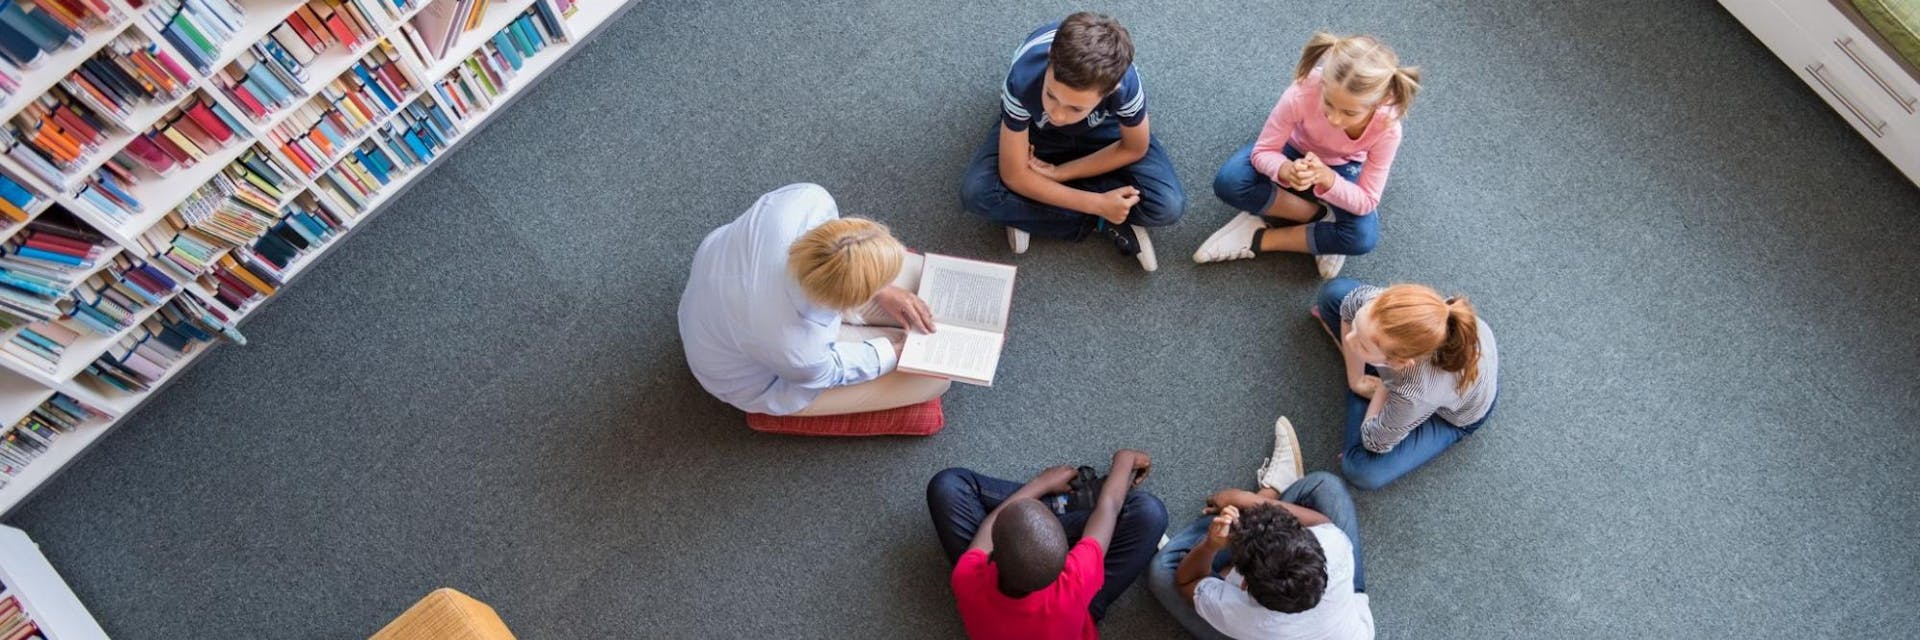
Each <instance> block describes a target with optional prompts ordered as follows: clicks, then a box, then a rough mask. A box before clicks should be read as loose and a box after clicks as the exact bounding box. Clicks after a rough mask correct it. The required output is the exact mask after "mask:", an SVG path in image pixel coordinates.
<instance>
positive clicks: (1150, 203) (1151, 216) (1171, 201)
mask: <svg viewBox="0 0 1920 640" xmlns="http://www.w3.org/2000/svg"><path fill="white" fill-rule="evenodd" d="M1185 215H1187V192H1186V191H1185V190H1183V189H1181V188H1180V185H1177V184H1176V185H1173V186H1172V187H1171V188H1156V189H1151V190H1148V189H1143V190H1141V193H1140V204H1138V205H1135V206H1134V208H1133V214H1132V215H1131V216H1128V218H1127V222H1128V223H1131V224H1137V225H1140V226H1142V227H1165V226H1168V225H1172V224H1173V223H1175V222H1179V221H1180V218H1181V217H1182V216H1185Z"/></svg>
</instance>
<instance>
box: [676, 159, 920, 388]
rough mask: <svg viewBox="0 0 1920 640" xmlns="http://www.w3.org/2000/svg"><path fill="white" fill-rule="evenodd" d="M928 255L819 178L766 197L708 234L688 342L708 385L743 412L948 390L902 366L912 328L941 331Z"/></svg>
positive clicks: (690, 297)
mask: <svg viewBox="0 0 1920 640" xmlns="http://www.w3.org/2000/svg"><path fill="white" fill-rule="evenodd" d="M920 264H921V258H920V256H917V255H914V254H910V253H908V252H907V250H906V249H905V248H904V247H902V246H901V245H900V241H898V240H895V239H894V238H893V235H892V233H890V232H889V231H888V230H887V227H886V226H885V225H882V224H880V223H878V222H874V221H872V220H864V219H860V218H841V217H840V212H839V208H838V207H837V206H836V205H835V204H834V201H833V196H831V195H828V194H827V190H826V189H823V188H821V187H820V186H819V185H813V184H795V185H789V186H786V187H782V188H780V189H777V190H775V191H773V192H771V193H768V194H766V195H764V196H761V197H760V200H759V202H756V203H754V205H753V208H752V209H749V210H747V212H746V213H744V214H742V215H741V216H740V217H739V218H738V219H736V220H734V221H733V222H731V223H728V224H727V225H725V226H722V227H720V228H719V229H715V230H714V231H713V232H712V233H710V234H707V238H706V240H704V241H702V242H701V243H700V249H699V251H698V252H696V253H695V254H694V256H693V273H692V275H691V276H689V277H688V279H687V288H686V290H685V291H684V292H683V293H682V294H681V296H680V312H679V316H680V340H681V342H682V343H683V345H684V347H685V348H686V354H687V365H688V366H689V367H690V368H691V369H693V376H694V377H695V378H697V379H699V381H700V386H701V387H703V388H705V389H706V390H707V392H709V393H712V394H713V395H714V396H715V397H717V398H719V399H721V400H724V401H726V402H727V403H728V404H731V405H733V406H735V407H739V408H740V409H741V410H742V411H747V412H752V413H767V414H772V415H837V414H844V413H861V412H866V411H879V410H882V409H891V408H895V407H903V406H907V405H912V404H919V403H921V402H926V401H928V400H931V399H933V398H936V397H939V396H940V395H941V394H943V393H946V390H947V386H948V384H949V382H948V381H947V380H945V379H942V378H933V377H926V376H917V375H912V374H908V373H903V372H896V371H894V370H893V369H894V365H895V364H896V363H897V362H898V360H899V353H900V345H901V344H902V343H903V341H904V340H905V333H904V332H903V331H901V329H900V328H902V327H904V328H906V329H909V330H914V331H923V332H931V331H932V330H933V314H932V313H931V312H930V311H929V310H928V309H927V304H926V302H924V301H922V300H921V299H920V297H919V296H917V295H914V293H913V292H914V290H915V289H917V288H918V285H919V279H920Z"/></svg>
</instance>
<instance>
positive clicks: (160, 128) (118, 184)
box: [75, 94, 247, 220]
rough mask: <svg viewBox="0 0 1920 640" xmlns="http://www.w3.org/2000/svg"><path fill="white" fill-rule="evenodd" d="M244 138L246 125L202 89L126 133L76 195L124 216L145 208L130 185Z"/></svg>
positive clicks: (103, 210) (168, 172)
mask: <svg viewBox="0 0 1920 640" xmlns="http://www.w3.org/2000/svg"><path fill="white" fill-rule="evenodd" d="M246 139H247V133H246V129H245V128H242V127H241V126H240V123H239V121H237V120H234V119H233V114H231V113H229V112H228V111H227V110H226V108H225V107H222V106H220V104H219V103H217V102H214V101H213V100H212V99H211V98H208V97H207V96H206V95H205V94H201V95H200V96H199V98H198V99H196V100H191V101H188V102H187V103H185V104H184V105H182V106H180V107H177V108H175V109H174V110H173V111H172V112H170V113H169V114H168V115H166V116H165V117H163V118H161V119H160V121H159V122H158V123H155V124H154V125H153V126H152V127H150V128H149V129H147V130H146V131H145V132H142V133H140V134H138V135H135V136H133V137H132V138H131V139H129V140H128V141H127V145H126V146H125V147H123V148H122V149H121V150H120V153H117V154H114V156H113V157H112V158H109V159H108V160H107V161H106V162H104V163H102V164H101V166H100V169H99V170H98V171H96V172H94V174H93V175H92V176H90V177H89V178H88V180H87V182H86V185H85V186H84V187H82V188H81V189H80V191H79V192H78V193H76V194H75V196H76V197H78V198H79V199H81V200H83V201H85V202H86V203H87V204H88V205H91V206H92V207H93V208H94V209H95V210H96V211H99V212H101V213H104V214H106V215H107V217H109V218H112V219H115V220H126V219H128V218H130V217H133V216H136V215H139V214H140V212H141V211H144V210H145V205H143V204H142V203H141V202H140V201H139V199H137V198H135V197H134V195H133V194H132V190H131V189H129V188H128V187H129V185H135V184H141V183H145V182H149V181H157V180H165V179H166V177H167V176H169V175H171V174H173V173H174V172H175V171H176V170H178V169H181V168H183V167H190V166H193V165H196V164H199V163H200V161H201V160H204V159H206V158H207V156H210V155H213V154H216V153H220V152H221V151H222V150H224V149H227V148H228V147H231V146H233V145H234V144H241V143H244V142H245V141H246Z"/></svg>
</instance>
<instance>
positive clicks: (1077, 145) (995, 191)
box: [960, 121, 1187, 240]
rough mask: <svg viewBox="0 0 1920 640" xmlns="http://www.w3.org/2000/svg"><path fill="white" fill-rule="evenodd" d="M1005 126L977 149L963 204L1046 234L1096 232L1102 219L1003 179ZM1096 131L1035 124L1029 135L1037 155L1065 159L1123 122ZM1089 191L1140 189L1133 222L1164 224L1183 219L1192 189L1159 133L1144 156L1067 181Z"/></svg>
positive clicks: (1071, 236)
mask: <svg viewBox="0 0 1920 640" xmlns="http://www.w3.org/2000/svg"><path fill="white" fill-rule="evenodd" d="M1000 127H1001V125H1000V124H999V123H998V122H997V121H996V122H995V124H994V125H993V130H992V131H990V132H988V133H987V139H986V140H985V141H983V142H981V143H980V148H978V149H976V150H974V152H973V161H972V162H971V163H970V164H969V165H968V167H967V175H966V178H965V179H963V180H962V181H961V182H960V204H961V205H962V206H964V207H966V209H967V211H971V212H973V213H974V214H975V215H978V216H980V217H983V218H986V219H988V220H991V221H993V222H995V223H998V224H1001V225H1004V226H1008V227H1013V228H1015V229H1019V230H1021V231H1025V232H1027V233H1031V234H1033V235H1036V236H1040V237H1043V238H1055V239H1060V240H1081V239H1084V238H1086V237H1087V235H1088V234H1091V233H1092V232H1093V230H1094V229H1095V228H1096V225H1097V224H1098V223H1099V222H1101V219H1100V218H1098V217H1096V216H1091V215H1087V214H1085V213H1081V212H1078V211H1073V210H1071V209H1066V208H1062V207H1056V206H1053V205H1050V204H1044V203H1041V202H1037V201H1035V200H1033V199H1031V198H1028V197H1026V196H1023V195H1020V194H1017V193H1014V192H1013V190H1011V189H1008V188H1007V184H1006V183H1005V182H1002V181H1001V180H1000ZM1109 129H1111V131H1095V132H1092V133H1090V134H1088V135H1086V136H1073V137H1068V136H1060V135H1055V134H1051V133H1048V132H1045V131H1041V130H1039V129H1038V128H1029V129H1027V131H1028V136H1029V137H1028V141H1029V142H1031V143H1032V144H1033V147H1034V156H1035V157H1038V158H1040V159H1041V160H1044V161H1046V162H1050V163H1053V164H1060V163H1064V162H1068V161H1071V160H1075V159H1078V158H1081V157H1083V156H1086V155H1087V154H1090V153H1093V152H1095V151H1099V150H1100V149H1101V148H1103V147H1106V146H1107V145H1109V144H1112V143H1114V142H1115V141H1117V140H1119V139H1120V138H1119V135H1120V130H1119V127H1117V126H1116V127H1110V128H1109ZM1066 184H1067V186H1069V187H1073V188H1075V189H1080V190H1083V191H1092V192H1096V193H1098V192H1105V191H1112V190H1114V189H1118V188H1120V187H1124V186H1132V187H1134V188H1136V189H1139V190H1140V203H1139V204H1136V205H1134V207H1133V213H1132V214H1131V215H1130V216H1129V217H1128V218H1127V223H1128V224H1134V225H1139V226H1142V227H1164V226H1167V225H1171V224H1173V223H1175V222H1179V221H1180V216H1182V215H1185V214H1186V212H1187V192H1186V191H1185V190H1184V189H1182V188H1181V187H1180V177H1179V176H1178V175H1176V174H1175V173H1174V171H1173V160H1172V159H1170V158H1168V157H1167V150H1166V149H1164V148H1162V147H1161V146H1160V139H1159V138H1158V137H1154V138H1152V139H1151V142H1150V143H1149V145H1148V146H1147V155H1146V157H1144V158H1141V159H1140V161H1139V162H1135V163H1133V164H1130V165H1127V166H1125V167H1122V168H1120V169H1119V170H1117V171H1114V172H1112V173H1108V174H1106V175H1100V176H1094V177H1091V178H1085V179H1081V180H1073V181H1070V182H1068V183H1066Z"/></svg>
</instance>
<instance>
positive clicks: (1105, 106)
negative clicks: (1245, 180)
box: [960, 11, 1187, 271]
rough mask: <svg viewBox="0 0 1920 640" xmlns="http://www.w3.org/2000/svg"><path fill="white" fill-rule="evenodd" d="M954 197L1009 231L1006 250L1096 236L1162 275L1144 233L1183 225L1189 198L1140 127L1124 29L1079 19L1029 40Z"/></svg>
mask: <svg viewBox="0 0 1920 640" xmlns="http://www.w3.org/2000/svg"><path fill="white" fill-rule="evenodd" d="M960 198H961V201H962V203H963V204H964V205H965V206H966V208H967V210H968V211H972V212H974V213H976V214H979V215H980V216H982V217H985V218H987V219H988V220H992V221H994V222H997V223H1000V224H1002V225H1005V226H1006V227H1007V242H1008V243H1009V244H1011V245H1012V246H1013V252H1014V253H1024V252H1026V250H1027V241H1028V237H1029V234H1038V235H1040V236H1041V237H1046V238H1059V239H1063V240H1082V239H1085V238H1086V237H1088V236H1090V235H1099V236H1101V237H1104V238H1106V239H1107V240H1109V241H1111V242H1113V243H1114V245H1115V246H1116V247H1118V248H1119V249H1120V252H1121V253H1123V254H1127V255H1133V256H1136V257H1137V258H1138V259H1139V261H1140V266H1141V267H1143V268H1145V269H1146V270H1148V271H1152V270H1154V269H1156V268H1158V262H1157V261H1156V259H1155V258H1154V252H1153V243H1152V241H1151V240H1150V239H1149V238H1148V236H1147V232H1146V229H1145V228H1146V227H1163V226H1167V225H1170V224H1173V223H1174V222H1177V221H1179V220H1180V216H1181V215H1182V214H1184V213H1185V212H1186V208H1187V197H1186V193H1185V192H1184V191H1182V190H1181V188H1180V179H1179V177H1178V176H1176V175H1175V174H1174V171H1173V162H1172V161H1171V160H1170V159H1168V158H1167V153H1166V150H1165V149H1162V148H1161V147H1160V141H1159V140H1157V139H1155V138H1154V137H1153V135H1152V134H1151V133H1150V132H1149V131H1148V129H1147V94H1146V91H1145V90H1144V89H1143V88H1142V87H1141V86H1140V73H1139V71H1137V70H1136V69H1134V67H1133V39H1132V37H1131V36H1130V35H1129V34H1128V33H1127V29H1126V27H1123V26H1120V23H1119V22H1117V21H1115V20H1114V19H1113V18H1109V17H1107V16H1104V15H1100V14H1096V13H1091V12H1085V11H1083V12H1080V13H1076V14H1073V15H1070V16H1067V18H1066V19H1065V20H1062V21H1060V22H1058V23H1054V24H1048V25H1045V26H1042V27H1040V28H1039V29H1035V30H1034V31H1033V33H1031V34H1028V35H1027V39H1026V40H1025V41H1024V42H1023V43H1022V44H1021V46H1020V48H1019V49H1018V50H1016V51H1015V52H1014V55H1013V64H1012V69H1011V70H1009V71H1008V72H1007V83H1006V86H1005V88H1004V89H1002V91H1001V95H1000V124H999V126H996V127H994V131H993V132H992V134H990V135H989V136H988V138H987V140H986V141H985V142H983V143H981V145H980V148H979V149H978V150H977V151H975V152H974V155H973V162H972V166H970V167H969V168H968V169H967V176H966V179H965V181H964V182H962V184H961V186H960Z"/></svg>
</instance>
